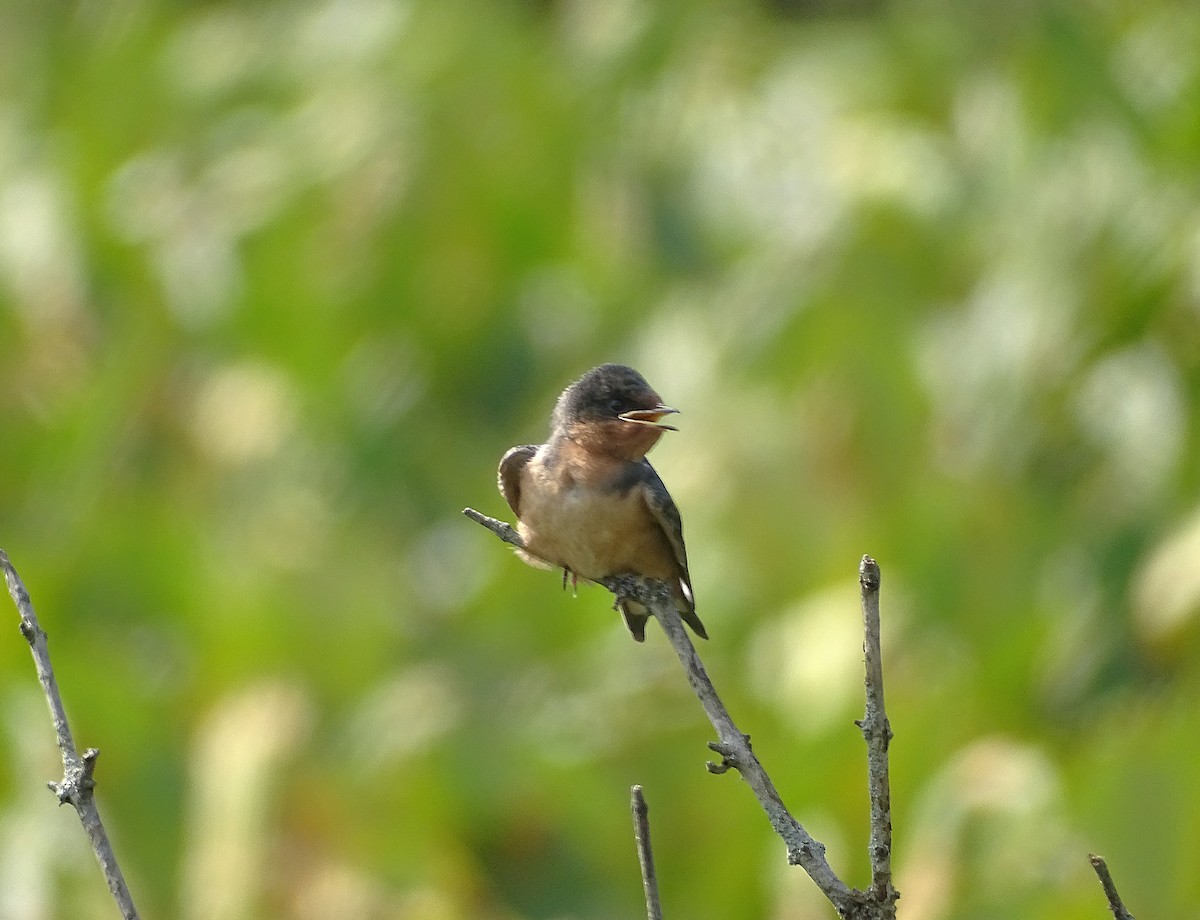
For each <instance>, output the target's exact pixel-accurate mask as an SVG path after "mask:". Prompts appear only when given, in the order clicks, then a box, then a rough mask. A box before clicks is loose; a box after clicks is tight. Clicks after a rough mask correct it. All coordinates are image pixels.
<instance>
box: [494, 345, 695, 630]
mask: <svg viewBox="0 0 1200 920" xmlns="http://www.w3.org/2000/svg"><path fill="white" fill-rule="evenodd" d="M676 412H678V410H677V409H672V408H671V407H669V406H665V405H663V401H662V399H661V398H660V397H659V395H658V394H657V393H656V392H654V390H653V389H652V388H651V386H650V384H648V383H647V382H646V380H645V378H643V377H642V375H641V374H639V373H638V372H637V371H635V370H634V369H633V368H631V367H625V366H624V365H621V364H602V365H600V366H599V367H594V368H592V369H591V370H590V371H588V372H587V373H586V374H584V375H583V376H582V377H581V378H579V379H578V380H576V381H575V382H574V383H573V384H571V385H570V386H569V387H567V388H566V389H565V390H563V392H562V395H561V396H559V397H558V403H557V404H556V405H555V407H554V414H553V415H552V416H551V419H550V425H551V430H550V439H549V440H548V441H547V442H546V443H545V444H540V445H539V444H524V445H522V446H520V447H514V448H512V449H511V450H509V451H508V452H507V453H506V454H505V455H504V458H503V459H502V460H501V461H500V469H499V472H498V476H497V479H498V481H499V486H500V494H502V495H503V496H504V498H505V500H506V501H507V502H508V504H509V506H510V507H511V508H512V510H513V513H514V514H515V515H516V516H517V532H518V533H519V534H520V535H521V538H522V539H523V541H524V544H525V548H524V549H523V550H518V551H517V552H518V555H520V557H521V558H522V559H524V560H525V561H526V562H528V563H529V564H530V565H534V566H538V567H541V568H561V569H562V570H563V584H564V585H565V584H566V579H567V576H568V575H570V576H571V578H572V579H574V580H577V579H583V580H585V581H597V580H599V579H601V578H606V577H608V576H612V575H624V574H634V575H644V576H648V577H651V578H657V579H660V580H661V581H663V582H666V584H667V585H669V586H670V588H671V594H672V597H673V598H674V601H675V609H676V610H678V611H679V615H680V616H681V617H682V618H683V619H684V621H685V622H686V623H687V624H688V625H689V626H690V627H691V628H692V630H693V631H694V632H695V633H696V635H698V636H700V637H701V638H703V639H707V638H708V634H707V633H706V632H705V630H704V624H703V623H701V622H700V618H699V617H698V616H696V605H695V601H694V600H693V597H692V581H691V576H690V575H689V574H688V565H687V551H686V550H685V549H684V545H683V524H682V521H681V520H680V517H679V509H678V508H676V507H675V502H674V501H673V500H672V499H671V495H670V493H669V492H667V487H666V486H664V485H663V482H662V480H661V479H659V478H658V473H656V472H655V471H654V467H652V466H651V465H650V463H649V461H648V460H646V452H647V451H649V450H650V448H652V447H653V446H654V445H655V444H656V443H657V442H658V439H659V438H660V437H662V434H663V432H664V431H676V430H677V429H676V428H674V427H672V426H671V425H667V424H664V423H663V421H662V420H663V419H664V418H666V417H667V416H669V415H674V414H675V413H676ZM617 606H618V607H619V609H620V611H621V615H622V616H623V617H624V618H625V625H626V626H628V627H629V632H630V633H631V634H632V635H633V638H634V639H636V640H637V641H638V642H642V641H644V640H645V638H646V620H647V619H648V618H649V616H650V613H649V611H648V610H647V609H646V608H645V607H644V606H643V605H642V604H639V603H638V602H636V601H632V600H628V599H626V598H620V599H618V601H617Z"/></svg>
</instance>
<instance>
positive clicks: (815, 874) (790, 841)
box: [463, 508, 868, 918]
mask: <svg viewBox="0 0 1200 920" xmlns="http://www.w3.org/2000/svg"><path fill="white" fill-rule="evenodd" d="M463 514H465V515H466V516H467V517H469V518H470V519H471V520H473V521H475V522H477V523H479V524H481V525H483V526H484V527H486V528H487V529H488V530H490V531H492V533H494V534H496V535H497V536H498V537H500V539H502V540H504V542H506V543H511V544H512V545H513V546H516V547H518V548H523V544H522V541H521V537H520V535H519V534H518V533H517V532H516V531H515V530H514V529H513V528H512V526H511V525H509V524H506V523H504V522H503V521H497V520H496V519H495V518H490V517H488V516H487V515H485V514H480V513H479V512H478V511H475V510H474V509H472V508H467V509H465V510H464V511H463ZM600 584H602V585H604V587H606V588H608V590H609V591H611V592H612V593H613V594H615V595H616V596H617V597H618V598H630V599H632V600H636V601H638V602H640V603H641V604H643V605H644V606H645V607H646V608H647V609H648V610H650V612H651V613H653V614H654V616H655V618H656V619H657V620H658V622H659V623H660V624H661V626H662V628H663V632H665V633H666V635H667V639H668V641H670V643H671V647H672V648H673V649H675V654H676V656H678V658H679V661H680V663H681V664H682V665H683V669H684V672H685V673H686V674H687V678H688V682H689V683H690V684H691V686H692V690H693V691H695V693H696V696H697V697H698V698H699V700H700V704H701V705H702V706H703V707H704V711H705V713H706V714H707V715H708V720H709V721H710V722H711V723H712V726H713V728H714V729H715V730H716V733H717V738H718V740H717V741H710V742H709V745H708V746H709V747H710V748H711V749H712V750H713V751H715V752H716V753H718V754H720V755H721V762H720V763H719V764H716V763H709V764H708V769H709V771H710V772H712V773H725V772H727V771H728V770H730V769H734V770H737V771H738V772H739V773H740V774H741V776H742V779H744V780H745V781H746V784H747V785H748V786H749V787H750V788H751V790H753V792H754V795H755V796H756V797H757V798H758V801H759V804H760V805H761V806H762V808H763V811H765V812H766V814H767V819H768V820H769V821H770V822H771V827H773V828H774V829H775V833H777V834H778V835H779V836H780V837H781V838H782V839H783V842H784V843H785V844H786V845H787V858H788V862H789V863H790V864H792V865H798V866H800V867H801V868H803V869H804V871H805V872H807V873H808V875H809V877H810V878H811V879H812V880H813V881H814V882H815V883H816V885H817V887H818V888H820V889H821V892H822V893H823V894H824V895H825V897H826V898H828V899H829V901H830V903H831V904H833V906H834V909H835V910H837V912H838V914H839V915H840V916H841V917H844V918H858V917H865V916H867V915H866V914H865V913H864V909H865V908H866V907H867V906H868V899H867V896H866V895H865V894H864V893H863V892H861V891H857V890H855V889H852V888H850V887H849V886H848V885H847V884H846V883H845V882H843V881H842V880H841V879H840V878H838V876H837V874H836V873H835V872H834V871H833V869H832V868H831V867H830V865H829V862H828V861H827V860H826V858H825V845H824V844H823V843H821V842H820V841H818V840H816V839H814V838H813V836H812V835H811V834H809V832H808V831H807V830H805V829H804V826H803V825H802V824H801V823H800V822H799V821H797V820H796V819H795V818H794V817H792V815H791V813H790V812H789V811H788V810H787V806H786V805H784V803H783V800H782V799H781V798H780V797H779V793H778V792H777V791H776V789H775V784H774V783H772V782H771V778H770V776H768V775H767V771H766V770H764V769H763V766H762V764H760V763H759V762H758V758H757V757H756V756H755V755H754V752H753V751H752V750H751V749H750V736H749V735H746V734H744V733H743V732H742V731H741V730H740V729H739V728H738V727H737V725H735V724H734V721H733V719H732V718H731V717H730V715H729V712H728V710H726V709H725V705H724V704H723V703H722V702H721V698H720V697H719V696H717V691H716V689H715V688H714V687H713V685H712V681H711V680H709V678H708V674H707V673H706V672H705V670H704V664H703V663H702V662H701V661H700V656H699V655H697V654H696V648H695V646H693V645H692V641H691V639H689V638H688V635H687V632H686V631H685V630H684V628H683V621H682V620H681V619H680V618H679V614H678V613H677V612H676V610H675V605H674V603H672V601H671V593H670V589H669V588H668V587H667V586H666V585H665V584H663V583H662V582H661V581H657V580H655V579H651V578H642V577H640V576H636V575H618V576H614V577H612V578H605V579H602V580H601V581H600Z"/></svg>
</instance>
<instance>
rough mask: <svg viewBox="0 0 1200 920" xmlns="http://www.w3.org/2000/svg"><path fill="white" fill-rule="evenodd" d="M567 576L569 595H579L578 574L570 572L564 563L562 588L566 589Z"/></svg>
mask: <svg viewBox="0 0 1200 920" xmlns="http://www.w3.org/2000/svg"><path fill="white" fill-rule="evenodd" d="M567 576H570V578H571V596H572V597H579V576H578V575H576V574H575V573H574V572H572V571H571V570H570V569H569V568H567V567H566V566H565V565H564V566H563V582H562V586H563V590H564V591H566V590H567Z"/></svg>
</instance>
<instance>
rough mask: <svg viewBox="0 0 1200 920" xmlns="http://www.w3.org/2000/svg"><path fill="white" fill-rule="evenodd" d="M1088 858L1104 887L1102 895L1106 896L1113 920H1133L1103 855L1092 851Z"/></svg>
mask: <svg viewBox="0 0 1200 920" xmlns="http://www.w3.org/2000/svg"><path fill="white" fill-rule="evenodd" d="M1088 859H1089V860H1091V863H1092V868H1093V869H1095V870H1096V876H1097V877H1098V878H1099V879H1100V885H1101V886H1102V887H1103V888H1104V896H1105V897H1106V898H1108V908H1109V910H1111V911H1112V913H1113V917H1114V918H1115V920H1133V914H1131V913H1130V912H1129V911H1128V909H1126V907H1125V905H1124V903H1122V901H1121V896H1120V895H1119V894H1117V885H1116V883H1115V882H1114V881H1113V877H1112V873H1110V872H1109V871H1108V863H1106V862H1105V861H1104V857H1103V856H1097V855H1096V854H1095V853H1092V854H1091V855H1090V856H1088Z"/></svg>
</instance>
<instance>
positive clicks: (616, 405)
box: [608, 399, 621, 415]
mask: <svg viewBox="0 0 1200 920" xmlns="http://www.w3.org/2000/svg"><path fill="white" fill-rule="evenodd" d="M608 411H609V412H611V413H612V414H613V415H619V414H620V412H621V400H619V399H612V400H609V403H608Z"/></svg>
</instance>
